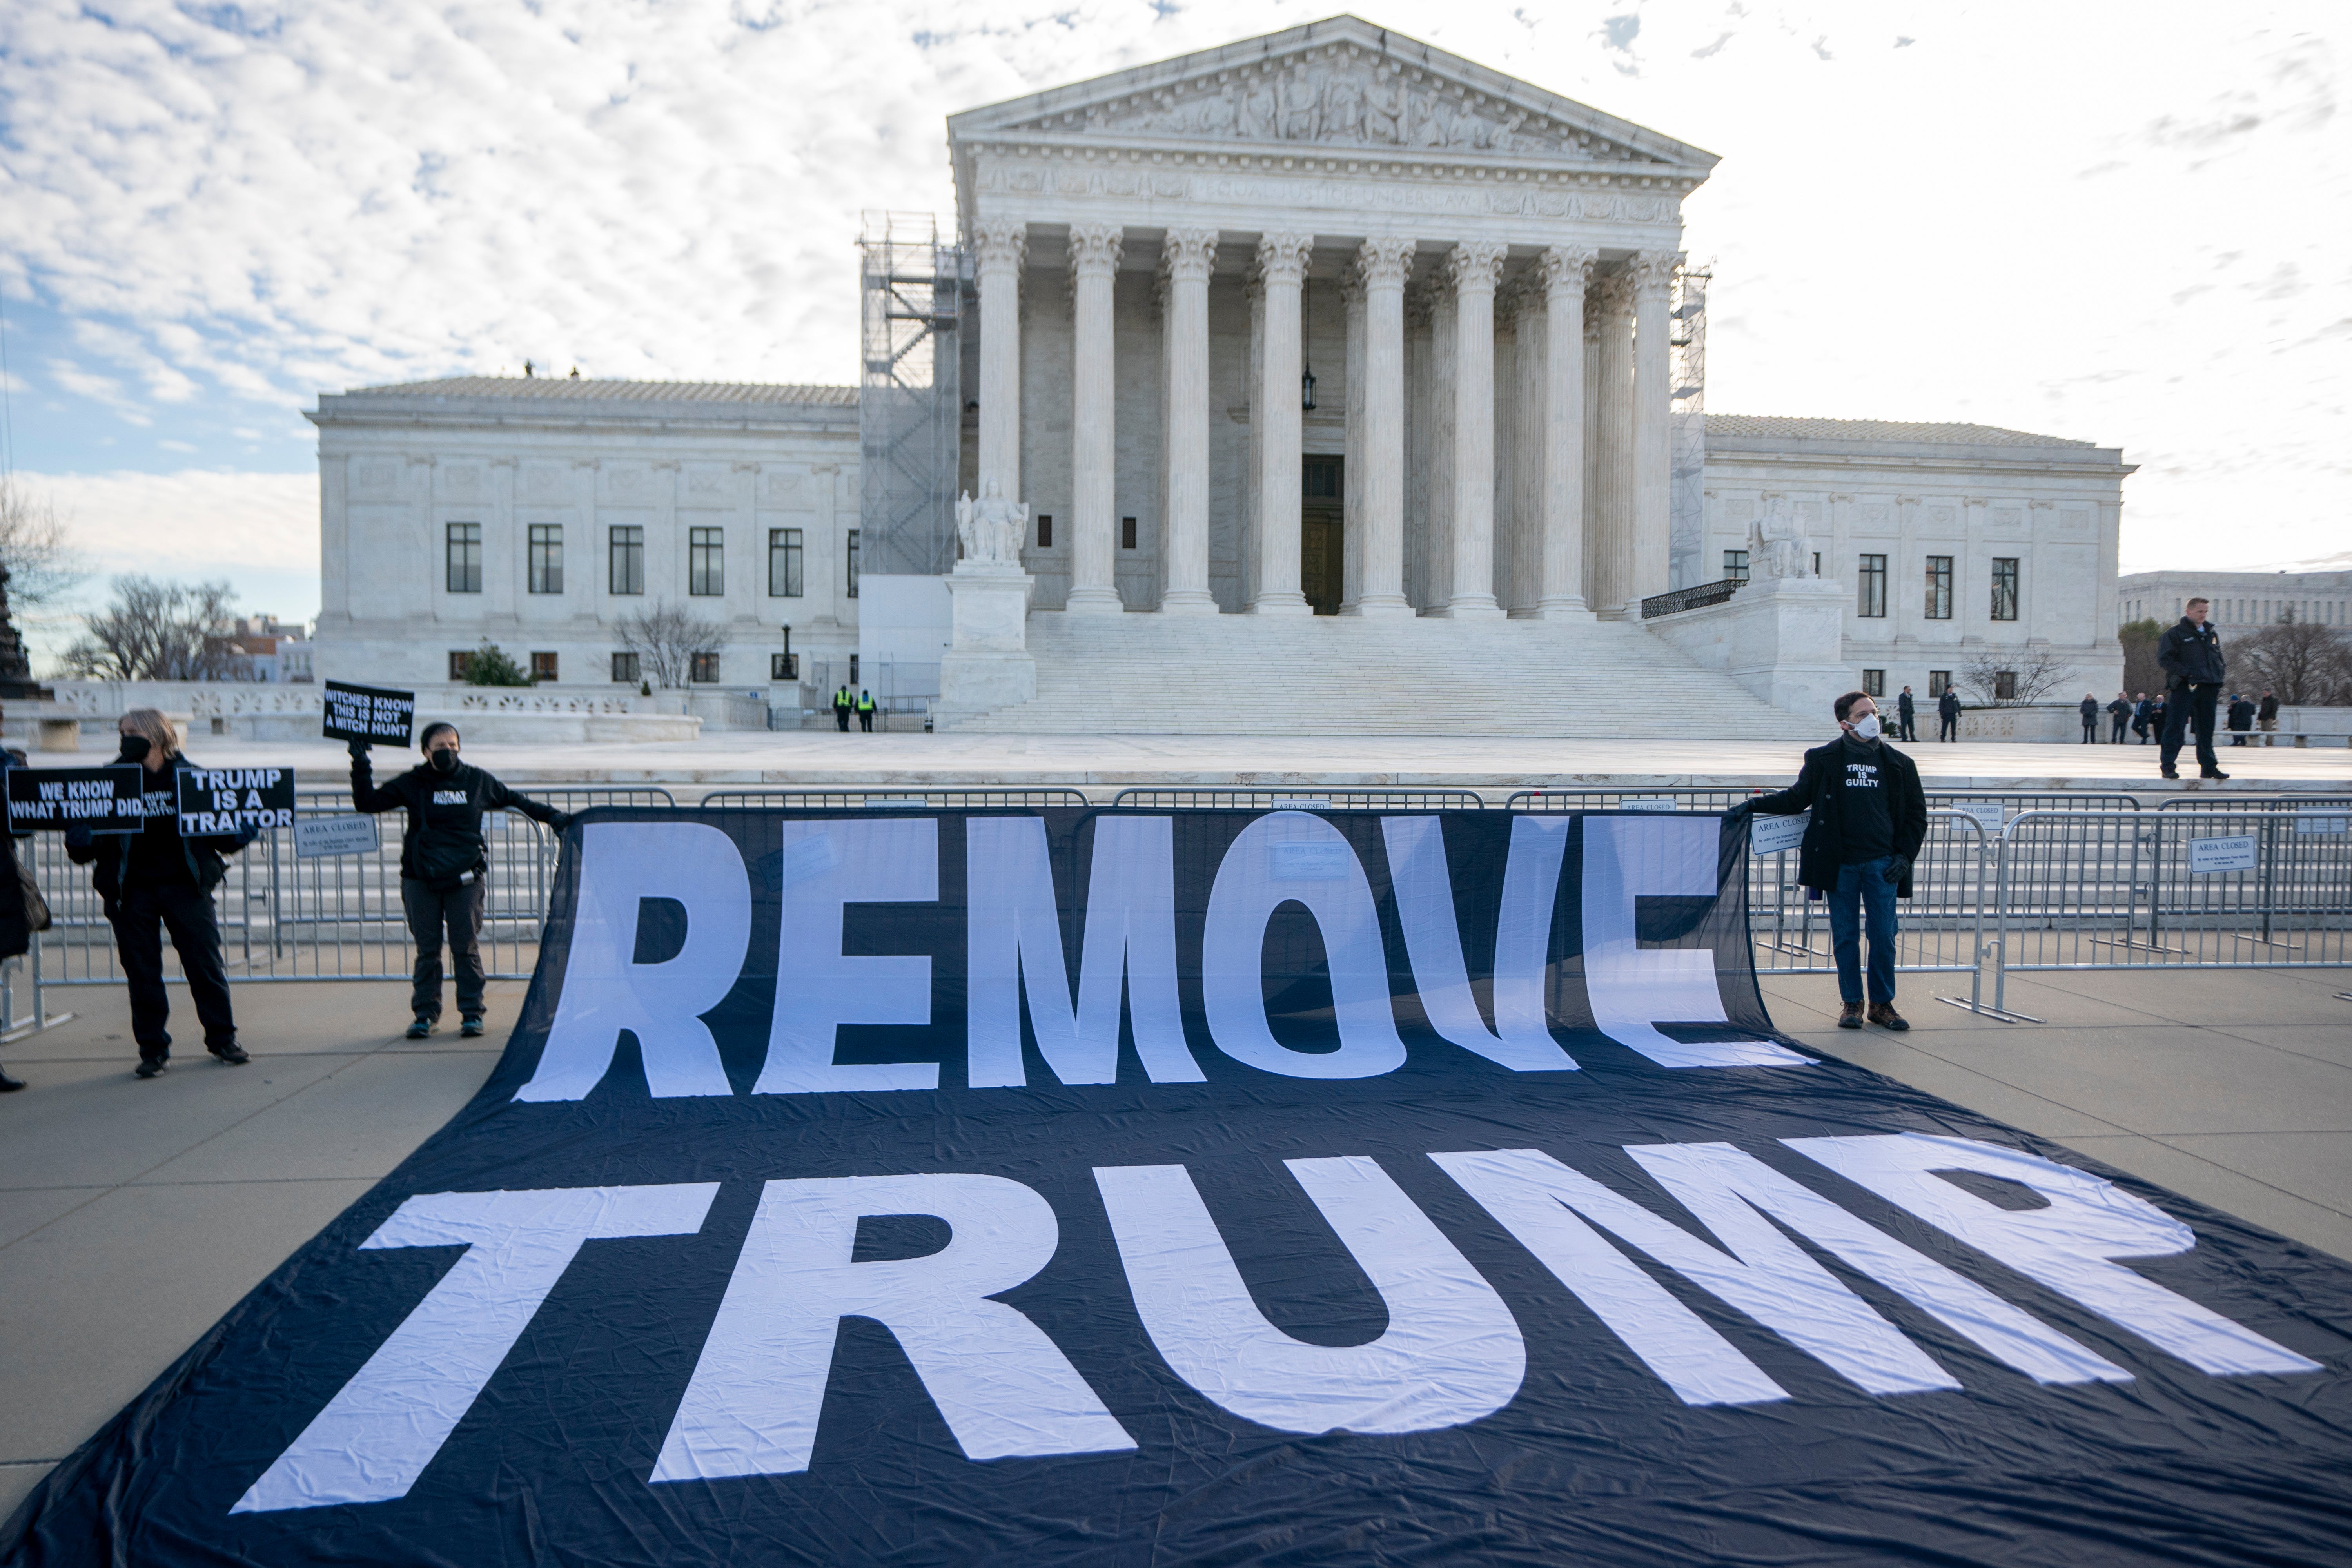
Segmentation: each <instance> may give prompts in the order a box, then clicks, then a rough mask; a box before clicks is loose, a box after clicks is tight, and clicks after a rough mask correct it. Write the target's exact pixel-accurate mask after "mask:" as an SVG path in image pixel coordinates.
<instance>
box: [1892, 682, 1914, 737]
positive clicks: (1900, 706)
mask: <svg viewBox="0 0 2352 1568" xmlns="http://www.w3.org/2000/svg"><path fill="white" fill-rule="evenodd" d="M1917 721H1918V710H1917V709H1916V707H1914V706H1913V705H1912V701H1911V689H1910V688H1909V687H1907V686H1906V687H1905V688H1904V689H1903V694H1902V695H1901V696H1899V697H1897V698H1895V737H1896V738H1897V739H1898V740H1904V741H1916V740H1917V739H1918V738H1919V731H1917V729H1916V728H1915V727H1914V726H1915V725H1916V722H1917Z"/></svg>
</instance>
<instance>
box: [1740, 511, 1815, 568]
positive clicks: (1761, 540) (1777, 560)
mask: <svg viewBox="0 0 2352 1568" xmlns="http://www.w3.org/2000/svg"><path fill="white" fill-rule="evenodd" d="M1811 575H1813V557H1812V548H1811V541H1810V540H1808V539H1807V538H1806V537H1805V524H1804V521H1803V520H1801V518H1799V517H1798V516H1797V514H1796V512H1795V511H1794V510H1791V509H1790V506H1789V504H1788V503H1787V502H1786V501H1783V500H1769V501H1767V502H1766V503H1765V504H1764V515H1763V516H1762V517H1760V518H1759V519H1757V520H1756V521H1754V522H1753V523H1750V524H1749V525H1748V576H1749V577H1751V578H1762V579H1769V578H1774V577H1810V576H1811Z"/></svg>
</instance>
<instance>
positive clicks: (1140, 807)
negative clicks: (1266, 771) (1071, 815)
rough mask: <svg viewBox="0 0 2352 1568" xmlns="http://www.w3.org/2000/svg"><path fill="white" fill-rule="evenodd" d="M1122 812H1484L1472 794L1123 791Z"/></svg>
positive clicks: (1115, 801) (1304, 789)
mask: <svg viewBox="0 0 2352 1568" xmlns="http://www.w3.org/2000/svg"><path fill="white" fill-rule="evenodd" d="M1110 804H1111V805H1112V806H1113V808H1114V809H1121V810H1127V811H1484V810H1486V800H1485V798H1484V797H1482V796H1481V795H1479V794H1478V792H1477V791H1476V790H1475V789H1350V788H1339V789H1324V788H1322V787H1320V786H1305V785H1301V786H1298V787H1296V788H1291V789H1271V788H1268V789H1123V790H1121V791H1119V792H1118V795H1114V796H1113V797H1112V798H1111V803H1110Z"/></svg>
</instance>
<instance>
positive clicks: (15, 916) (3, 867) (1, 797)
mask: <svg viewBox="0 0 2352 1568" xmlns="http://www.w3.org/2000/svg"><path fill="white" fill-rule="evenodd" d="M24 765H25V764H24V763H23V761H22V760H21V759H19V758H18V756H17V755H16V752H6V751H0V801H5V800H6V799H7V798H8V770H9V769H10V768H17V767H22V766H24ZM21 885H22V884H21V883H20V882H19V880H18V878H17V871H16V839H15V838H14V837H11V836H10V835H8V834H5V833H0V962H5V961H6V960H8V959H11V958H15V957H16V956H17V955H18V954H19V953H23V952H30V951H31V950H32V946H33V928H32V926H31V924H30V922H28V921H26V918H25V900H23V899H22V898H21V897H14V896H12V895H13V894H15V893H16V889H18V888H19V887H20V886H21ZM24 1087H25V1080H24V1079H21V1078H10V1077H9V1076H8V1074H7V1072H6V1071H5V1069H0V1094H13V1093H14V1092H16V1090H17V1089H22V1088H24Z"/></svg>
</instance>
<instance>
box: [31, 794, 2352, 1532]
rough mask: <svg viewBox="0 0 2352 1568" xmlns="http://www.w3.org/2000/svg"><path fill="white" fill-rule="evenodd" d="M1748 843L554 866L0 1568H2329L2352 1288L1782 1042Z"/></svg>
mask: <svg viewBox="0 0 2352 1568" xmlns="http://www.w3.org/2000/svg"><path fill="white" fill-rule="evenodd" d="M1718 838H1719V825H1718V823H1717V820H1716V819H1715V818H1712V817H1698V816H1672V815H1655V816H1653V815H1648V814H1633V813H1629V814H1622V815H1604V816H1580V817H1579V816H1508V815H1505V814H1501V813H1488V814H1477V813H1465V814H1460V815H1438V814H1431V815H1412V816H1381V815H1378V814H1374V813H1362V814H1353V813H1345V812H1340V813H1310V812H1305V811H1279V812H1274V813H1268V814H1263V815H1260V814H1254V813H1248V812H1199V813H1180V814H1176V815H1172V816H1169V815H1148V814H1143V813H1135V812H1110V811H1103V812H1082V811H1054V812H1046V813H1044V814H1042V815H1040V814H1034V813H1013V812H1002V813H998V812H970V813H944V814H935V813H928V812H903V813H902V812H889V811H876V812H857V813H848V812H844V813H831V814H806V815H793V816H779V815H776V814H772V813H762V812H753V811H741V812H730V811H719V810H705V811H664V812H653V811H625V810H601V811H596V812H591V813H588V814H585V815H584V816H583V817H582V818H581V820H580V821H579V823H578V824H577V826H574V827H573V828H572V832H571V835H570V837H569V839H568V842H567V845H566V848H565V853H564V859H563V865H562V873H561V878H560V884H561V885H560V888H559V889H558V894H557V899H556V903H555V909H554V912H553V915H552V918H551V920H550V921H549V924H548V928H547V934H546V940H545V944H544V946H543V949H542V952H541V962H540V966H539V973H538V976H537V978H536V980H535V981H534V982H533V984H532V986H531V990H530V999H529V1002H528V1004H527V1006H526V1008H525V1011H524V1014H523V1016H522V1018H521V1019H520V1023H519V1025H518V1026H517V1028H516V1029H515V1032H514V1036H513V1040H512V1043H511V1045H510V1046H509V1048H508V1050H507V1052H506V1056H505V1058H504V1060H503V1061H502V1063H501V1065H500V1066H499V1069H498V1071H497V1073H496V1074H495V1076H493V1077H492V1079H490V1081H489V1083H488V1087H487V1088H485V1089H484V1090H483V1091H482V1093H481V1095H480V1097H479V1098H478V1099H477V1100H475V1102H474V1103H473V1104H472V1105H471V1106H470V1107H468V1108H467V1110H466V1111H465V1112H464V1113H463V1114H461V1115H460V1116H459V1117H458V1118H457V1120H456V1121H454V1122H453V1123H452V1124H451V1125H450V1126H449V1127H448V1128H446V1130H444V1131H442V1132H440V1133H439V1134H438V1135H436V1137H435V1138H434V1139H433V1140H432V1141H431V1142H428V1143H426V1144H425V1147H424V1148H423V1149H421V1150H420V1151H419V1152H417V1153H416V1155H415V1157H414V1158H413V1159H411V1160H410V1161H408V1163H406V1164H404V1166H402V1167H401V1169H400V1170H398V1171H397V1172H395V1173H394V1174H393V1175H392V1176H391V1177H390V1178H388V1179H387V1180H386V1181H385V1182H384V1183H383V1184H382V1185H380V1186H379V1187H378V1188H377V1189H376V1190H375V1191H374V1192H373V1193H372V1194H370V1195H369V1196H368V1197H367V1198H365V1199H364V1200H363V1201H362V1202H361V1203H359V1204H358V1205H355V1206H354V1207H353V1208H352V1210H351V1211H350V1212H349V1213H348V1214H346V1215H343V1216H342V1217H341V1219H340V1220H338V1221H336V1222H335V1223H334V1224H333V1225H331V1226H329V1227H328V1228H327V1229H326V1231H325V1232H324V1233H322V1234H321V1235H320V1237H318V1238H317V1239H316V1240H315V1241H313V1242H312V1243H310V1245H309V1246H308V1247H304V1248H303V1249H302V1250H301V1251H300V1252H299V1253H298V1254H297V1255H296V1256H295V1258H293V1259H292V1260H291V1261H290V1262H289V1263H288V1264H287V1265H286V1266H285V1267H284V1268H280V1269H279V1270H278V1272H277V1273H276V1274H275V1275H273V1276H272V1277H271V1278H270V1279H268V1281H266V1282H265V1283H264V1284H263V1285H262V1286H261V1287H260V1288H259V1289H257V1290H255V1291H254V1293H253V1294H252V1295H251V1296H250V1297H248V1298H247V1300H245V1301H244V1302H243V1303H242V1304H241V1305H240V1306H239V1307H238V1308H237V1309H236V1310H235V1311H233V1312H231V1313H230V1314H229V1316H228V1317H227V1318H226V1320H224V1321H222V1322H221V1323H220V1324H219V1325H218V1326H217V1327H216V1328H215V1330H213V1331H211V1332H210V1333H209V1334H207V1335H206V1336H205V1339H204V1340H203V1341H202V1342H200V1343H199V1344H198V1345H197V1346H196V1347H195V1348H194V1350H193V1351H191V1352H189V1354H188V1355H187V1356H186V1358H185V1359H184V1361H183V1362H182V1363H180V1364H179V1365H178V1366H177V1367H175V1368H174V1369H173V1371H172V1372H171V1373H169V1374H168V1375H167V1376H165V1377H164V1378H163V1379H162V1380H161V1381H160V1382H159V1383H158V1384H156V1385H155V1386H154V1387H153V1388H152V1390H150V1391H149V1392H148V1393H147V1394H146V1395H144V1396H143V1397H142V1399H141V1400H140V1401H139V1402H138V1403H137V1404H135V1405H133V1406H132V1407H131V1408H130V1409H128V1410H126V1411H124V1412H123V1413H122V1415H121V1416H119V1417H118V1418H117V1419H116V1420H115V1421H114V1422H113V1423H111V1424H110V1426H108V1427H107V1428H106V1429H105V1430H104V1431H103V1432H101V1433H100V1435H99V1436H98V1437H97V1438H95V1439H94V1440H93V1441H92V1442H91V1443H90V1444H89V1446H88V1447H86V1448H84V1449H83V1450H82V1451H81V1452H79V1454H77V1455H75V1456H74V1457H73V1458H71V1459H69V1460H68V1461H67V1462H66V1463H65V1464H63V1465H62V1466H60V1467H59V1468H58V1469H57V1470H56V1472H55V1473H54V1474H53V1475H52V1476H51V1477H50V1478H49V1479H48V1480H47V1482H46V1483H45V1484H44V1485H43V1486H42V1488H41V1489H39V1490H38V1491H37V1493H35V1494H34V1496H33V1497H32V1498H31V1499H30V1500H28V1501H27V1502H26V1505H25V1507H24V1509H23V1510H21V1511H20V1512H19V1513H18V1514H17V1516H16V1518H15V1519H14V1520H13V1521H11V1522H10V1523H9V1525H8V1526H7V1528H6V1530H5V1532H4V1533H0V1559H5V1561H7V1562H9V1563H91V1562H100V1561H107V1560H112V1561H115V1562H121V1563H140V1564H169V1563H288V1564H292V1563H447V1564H466V1565H468V1568H475V1565H480V1564H520V1563H629V1564H653V1563H707V1564H722V1563H724V1564H740V1563H828V1564H830V1563H858V1562H891V1563H950V1564H955V1565H957V1568H964V1565H968V1564H976V1563H1013V1564H1019V1565H1020V1568H1042V1565H1045V1564H1051V1563H1121V1564H1125V1563H1135V1564H1143V1563H1151V1564H1163V1563H1171V1564H1172V1563H1187V1564H1190V1563H1257V1562H1283V1563H1346V1562H1380V1563H1465V1562H1476V1563H1544V1564H1559V1563H1587V1562H1591V1563H1660V1564H1664V1563H1676V1564H1680V1563H1694V1562H1706V1561H1716V1562H1733V1563H1884V1562H1896V1561H1899V1562H1916V1563H1943V1564H1949V1563H1979V1562H1981V1563H2037V1564H2039V1563H2049V1564H2059V1563H2067V1564H2072V1563H2139V1562H2148V1563H2157V1562H2161V1563H2250V1562H2260V1563H2313V1562H2323V1561H2345V1560H2347V1557H2352V1544H2348V1543H2352V1434H2347V1424H2352V1397H2347V1394H2352V1380H2347V1376H2346V1366H2347V1348H2352V1268H2347V1266H2346V1265H2345V1264H2343V1263H2341V1262H2339V1261H2337V1260H2336V1259H2334V1258H2327V1257H2325V1256H2323V1255H2320V1254H2318V1253H2315V1252H2314V1251H2312V1250H2310V1249H2308V1248H2305V1247H2300V1246H2297V1245H2294V1244H2292V1243H2289V1242H2286V1241H2284V1240H2282V1239H2280V1238H2279V1237H2274V1236H2272V1235H2269V1234H2267V1233H2265V1232H2263V1231H2260V1230H2258V1229H2255V1228H2254V1227H2252V1226H2247V1225H2244V1224H2242V1223H2240V1222H2238V1221H2236V1220H2233V1219H2231V1218H2229V1217H2228V1216H2226V1215H2220V1214H2216V1213H2214V1212H2212V1211H2210V1210H2208V1209H2205V1208H2202V1207H2200V1206H2199V1205H2195V1204H2192V1203H2189V1202H2186V1201H2184V1200H2182V1199H2179V1198H2177V1197H2174V1196H2172V1195H2170V1194H2166V1193H2164V1192H2161V1191H2158V1190H2157V1189H2154V1188H2151V1187H2149V1186H2147V1184H2143V1183H2139V1182H2136V1181H2134V1180H2132V1179H2130V1178H2127V1177H2123V1176H2118V1175H2115V1174H2113V1173H2108V1172H2105V1171H2101V1170H2099V1169H2097V1168H2095V1167H2093V1166H2092V1165H2090V1163H2088V1162H2086V1161H2084V1159H2083V1158H2081V1157H2080V1156H2078V1155H2075V1154H2073V1153H2071V1152H2065V1151H2063V1150H2061V1149H2058V1148H2056V1147H2054V1146H2053V1145H2049V1144H2045V1143H2042V1142H2040V1141H2038V1140H2036V1139H2034V1138H2032V1137H2030V1136H2028V1135H2026V1134H2023V1133H2021V1132H2018V1131H2014V1130H2012V1129H2010V1128H2007V1127H2003V1126H2000V1125H1999V1124H1997V1123H1994V1122H1991V1121H1986V1120H1985V1119H1983V1118H1981V1117H1979V1116H1975V1115H1972V1114H1970V1113H1969V1112H1967V1111H1964V1110H1959V1109H1958V1108H1956V1107H1953V1106H1950V1105H1948V1104H1945V1103H1943V1102H1941V1101H1938V1100H1934V1099H1931V1098H1929V1097H1928V1096H1926V1095H1923V1094H1919V1093H1916V1092H1914V1091H1912V1090H1909V1089H1904V1088H1902V1087H1900V1086H1898V1085H1895V1084H1894V1083H1891V1082H1889V1081H1887V1080H1886V1079H1882V1078H1878V1077H1876V1076H1874V1075H1873V1074H1870V1073H1868V1072H1864V1071H1862V1070H1860V1069H1858V1068H1851V1067H1847V1066H1844V1065H1842V1064H1840V1063H1837V1062H1834V1061H1823V1060H1815V1059H1812V1058H1811V1057H1810V1056H1808V1055H1807V1054H1806V1053H1804V1052H1802V1051H1801V1050H1799V1049H1797V1048H1796V1047H1795V1046H1794V1045H1793V1043H1792V1042H1790V1041H1789V1040H1787V1039H1786V1038H1784V1037H1780V1036H1778V1035H1776V1034H1775V1032H1774V1031H1773V1029H1772V1027H1771V1024H1770V1020H1769V1018H1768V1017H1767V1016H1766V1014H1765V1011H1764V1007H1763V1005H1762V1002H1761V999H1760V997H1759V994H1758V991H1757V987H1756V983H1755V978H1754V974H1753V972H1752V970H1751V969H1750V967H1749V957H1748V949H1747V943H1746V935H1745V933H1746V923H1747V915H1746V910H1745V909H1744V907H1743V903H1742V892H1741V889H1742V887H1743V884H1744V870H1745V868H1744V850H1743V849H1741V848H1740V847H1738V846H1737V845H1736V844H1735V845H1732V846H1729V847H1723V846H1720V845H1719V844H1718Z"/></svg>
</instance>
